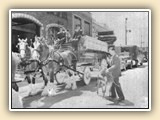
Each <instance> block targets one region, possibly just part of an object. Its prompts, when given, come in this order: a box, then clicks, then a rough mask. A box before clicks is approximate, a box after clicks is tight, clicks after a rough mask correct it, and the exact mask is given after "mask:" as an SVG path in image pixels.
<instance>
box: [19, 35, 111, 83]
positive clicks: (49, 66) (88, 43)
mask: <svg viewBox="0 0 160 120" xmlns="http://www.w3.org/2000/svg"><path fill="white" fill-rule="evenodd" d="M46 41H47V40H45V39H44V38H42V37H35V42H34V45H33V46H34V47H33V48H31V47H30V46H28V45H27V44H23V47H22V46H21V47H19V49H20V56H21V59H22V60H23V59H24V60H23V62H21V64H24V67H25V68H27V67H28V68H29V70H28V71H25V72H24V74H25V76H26V78H25V79H27V80H28V83H31V81H32V83H33V84H35V79H36V78H35V77H36V76H37V73H38V74H39V73H40V74H41V76H42V77H43V80H44V82H45V86H46V85H47V83H48V81H49V80H48V79H50V82H54V79H55V80H56V82H57V83H58V84H59V83H60V82H59V81H60V80H59V79H58V77H57V75H58V74H59V73H60V72H61V71H63V72H65V73H66V74H69V77H72V76H74V75H76V76H79V78H80V79H79V80H77V81H83V82H84V83H85V84H86V85H88V84H89V83H90V81H91V78H92V74H91V72H92V71H94V70H96V69H97V70H99V69H100V68H101V67H103V66H104V65H106V57H107V54H108V44H107V43H105V42H102V41H100V40H98V39H96V38H93V37H89V36H82V37H81V39H79V40H71V41H70V42H67V43H65V44H63V45H61V46H60V48H59V49H54V46H50V45H48V44H47V42H46ZM25 42H26V41H25V40H20V43H21V45H22V43H25ZM19 45H20V44H19ZM27 50H28V51H27ZM27 53H30V58H29V59H25V57H26V56H25V55H24V54H27ZM23 57H24V58H23ZM68 70H69V71H68ZM71 71H72V72H71ZM30 74H32V79H30V78H31V77H30ZM16 76H17V75H16ZM48 76H49V77H48ZM72 80H73V79H72ZM74 83H75V84H76V80H75V81H74Z"/></svg>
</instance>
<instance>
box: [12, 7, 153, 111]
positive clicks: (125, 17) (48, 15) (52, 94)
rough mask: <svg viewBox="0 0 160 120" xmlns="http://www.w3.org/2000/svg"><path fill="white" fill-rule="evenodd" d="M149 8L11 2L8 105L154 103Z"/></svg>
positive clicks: (65, 106) (107, 106) (50, 106)
mask: <svg viewBox="0 0 160 120" xmlns="http://www.w3.org/2000/svg"><path fill="white" fill-rule="evenodd" d="M149 17H150V11H149V10H139V11H137V10H135V11H133V10H131V11H129V10H127V11H118V10H117V11H115V10H114V11H107V9H106V10H105V11H93V10H92V11H90V10H88V11H86V10H85V11H82V10H81V11H80V10H73V11H69V10H63V9H58V10H54V9H53V10H44V11H43V9H41V10H37V9H35V10H34V9H32V10H18V9H17V10H16V9H13V10H10V29H9V30H10V36H11V37H10V47H11V49H10V50H11V51H10V58H11V59H10V63H11V64H10V65H11V66H10V68H11V69H10V76H11V77H10V78H11V79H10V86H11V88H9V90H10V93H11V94H10V102H11V106H10V109H20V110H23V109H27V110H31V109H33V108H34V109H35V108H36V109H37V110H38V109H50V110H52V109H54V110H56V109H73V108H74V109H82V108H83V109H125V108H126V109H128V110H129V109H149V106H150V105H149V103H150V101H149V100H150V94H151V93H150V92H149V91H150V89H151V88H150V79H149V78H150V77H149V70H150V55H149V50H150V48H149V43H150V42H149V41H150V40H149V39H150V33H149V31H150V30H149V29H150V28H151V27H150V24H149V23H150V21H149V20H150V19H149Z"/></svg>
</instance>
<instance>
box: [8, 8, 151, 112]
mask: <svg viewBox="0 0 160 120" xmlns="http://www.w3.org/2000/svg"><path fill="white" fill-rule="evenodd" d="M14 11H77V12H78V11H79V12H82V11H83V12H85V11H86V12H88V11H89V12H148V41H149V42H148V44H149V47H148V49H149V64H148V76H149V77H148V81H149V84H148V95H149V96H148V97H149V99H148V108H102V109H101V108H98V109H97V108H96V109H95V108H91V109H90V108H84V109H83V108H82V109H81V108H77V109H74V108H73V109H72V108H65V109H61V108H58V109H56V108H43V109H41V108H12V105H11V103H12V100H11V99H12V98H11V91H12V90H11V59H12V58H11V40H12V39H11V34H12V32H11V27H12V24H11V22H12V12H14ZM8 55H9V110H10V111H151V57H152V56H151V10H150V9H10V10H9V54H8Z"/></svg>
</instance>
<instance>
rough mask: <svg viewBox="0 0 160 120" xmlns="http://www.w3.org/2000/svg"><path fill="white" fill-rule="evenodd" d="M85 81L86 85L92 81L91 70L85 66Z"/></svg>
mask: <svg viewBox="0 0 160 120" xmlns="http://www.w3.org/2000/svg"><path fill="white" fill-rule="evenodd" d="M83 81H84V83H85V84H86V85H88V84H89V83H90V81H91V70H90V68H89V67H85V69H84V75H83Z"/></svg>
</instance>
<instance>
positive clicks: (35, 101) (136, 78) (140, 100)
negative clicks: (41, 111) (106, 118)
mask: <svg viewBox="0 0 160 120" xmlns="http://www.w3.org/2000/svg"><path fill="white" fill-rule="evenodd" d="M93 75H96V73H93ZM120 83H121V86H122V89H123V92H124V95H125V98H126V100H125V101H124V102H123V103H122V104H119V105H117V104H114V103H113V102H111V101H108V100H106V99H105V98H103V97H102V96H101V94H100V95H97V93H96V91H97V88H96V79H94V78H93V79H92V81H91V83H90V84H89V85H88V86H84V85H81V84H79V83H78V89H76V90H64V86H60V87H59V91H58V93H57V95H55V96H52V97H49V96H41V94H40V93H39V94H37V95H34V96H28V97H24V96H25V95H27V90H28V88H27V87H26V85H27V84H26V83H25V84H24V83H23V85H22V84H21V85H20V86H21V87H20V93H21V95H22V96H23V97H24V98H23V106H24V108H147V107H148V65H147V63H145V64H144V65H143V66H139V67H138V68H133V69H128V70H127V71H123V72H122V76H121V77H120ZM37 86H38V87H40V86H41V87H42V86H43V84H42V82H39V83H37ZM25 87H26V88H25ZM106 94H108V93H106Z"/></svg>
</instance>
